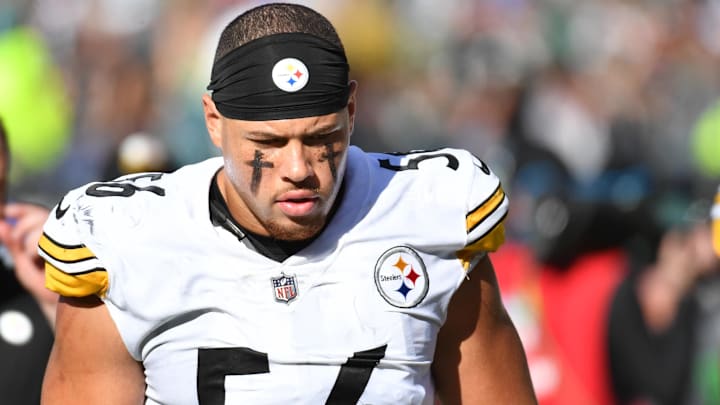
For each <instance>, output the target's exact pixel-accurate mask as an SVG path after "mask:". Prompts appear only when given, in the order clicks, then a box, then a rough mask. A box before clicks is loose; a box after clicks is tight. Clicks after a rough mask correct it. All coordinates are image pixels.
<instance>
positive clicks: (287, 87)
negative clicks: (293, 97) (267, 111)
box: [272, 58, 310, 93]
mask: <svg viewBox="0 0 720 405" xmlns="http://www.w3.org/2000/svg"><path fill="white" fill-rule="evenodd" d="M272 79H273V83H275V85H276V86H277V87H278V88H279V89H280V90H282V91H287V92H288V93H294V92H296V91H298V90H300V89H302V88H303V87H305V85H306V84H307V83H308V80H310V72H309V71H308V68H307V66H305V64H304V63H302V62H301V61H300V60H298V59H295V58H285V59H283V60H281V61H280V62H278V63H276V64H275V66H274V67H273V70H272Z"/></svg>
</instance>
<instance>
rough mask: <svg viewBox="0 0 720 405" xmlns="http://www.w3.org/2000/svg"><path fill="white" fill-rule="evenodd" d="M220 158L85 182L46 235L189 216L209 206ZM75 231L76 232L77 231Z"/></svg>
mask: <svg viewBox="0 0 720 405" xmlns="http://www.w3.org/2000/svg"><path fill="white" fill-rule="evenodd" d="M221 166H222V160H221V159H220V158H212V159H209V160H206V161H203V162H200V163H196V164H191V165H187V166H183V167H181V168H179V169H178V170H175V171H173V172H147V173H134V174H129V175H126V176H122V177H119V178H116V179H114V180H112V181H100V182H92V183H88V184H85V185H83V186H81V187H78V188H75V189H73V190H71V191H70V192H68V193H67V194H65V196H63V197H62V199H61V200H60V201H59V202H58V204H57V205H56V206H55V207H54V209H53V210H52V212H51V213H50V217H49V219H48V222H47V223H46V226H45V228H46V231H47V232H48V234H51V233H54V232H58V231H60V230H61V229H74V230H75V231H79V230H80V229H83V228H87V229H88V230H92V233H93V234H98V233H99V232H101V231H103V230H108V229H112V231H109V232H111V233H115V232H118V231H120V230H121V229H123V228H125V227H131V226H133V224H137V223H139V222H146V221H152V222H158V221H163V220H165V219H168V218H173V217H175V218H178V215H179V214H178V213H179V212H182V213H183V216H187V215H188V214H190V213H192V212H197V211H199V210H202V209H203V207H205V206H207V200H208V195H209V190H210V189H209V187H210V182H211V180H212V177H213V175H214V173H215V172H216V171H217V170H218V169H219V168H220V167H221ZM75 231H73V232H75Z"/></svg>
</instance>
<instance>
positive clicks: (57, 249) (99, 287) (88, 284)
mask: <svg viewBox="0 0 720 405" xmlns="http://www.w3.org/2000/svg"><path fill="white" fill-rule="evenodd" d="M82 194H83V192H82V190H80V189H78V190H73V191H71V192H69V193H68V194H67V195H65V196H64V197H63V198H62V199H61V200H60V202H59V203H58V204H57V205H56V206H55V207H54V208H53V210H52V211H51V212H50V216H49V217H48V220H47V222H46V223H45V225H44V227H43V235H42V237H41V238H40V242H39V244H38V253H39V254H40V256H41V257H42V258H43V259H44V260H45V285H46V287H47V288H48V289H50V290H52V291H55V292H57V293H58V294H60V295H63V296H67V297H84V296H90V295H98V296H100V297H103V296H104V295H105V293H106V292H107V289H108V275H107V271H106V270H105V268H104V266H103V265H102V263H100V260H99V259H98V258H97V257H96V256H95V254H94V253H93V251H92V250H91V249H90V248H89V247H88V246H86V244H85V243H84V242H83V241H84V235H85V234H86V229H87V227H92V220H90V219H87V218H83V216H84V213H87V212H92V207H81V204H82V203H81V201H82V200H81V197H82Z"/></svg>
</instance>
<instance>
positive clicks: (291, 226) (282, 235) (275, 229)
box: [267, 219, 324, 241]
mask: <svg viewBox="0 0 720 405" xmlns="http://www.w3.org/2000/svg"><path fill="white" fill-rule="evenodd" d="M323 225H324V224H323V222H322V221H319V220H318V219H314V220H313V221H303V222H298V221H290V220H288V221H287V222H286V223H276V222H273V223H270V224H268V225H267V229H268V231H269V232H270V235H271V236H272V237H273V238H275V239H279V240H286V241H300V240H305V239H310V238H313V237H315V236H316V235H317V234H318V233H320V231H322V229H323Z"/></svg>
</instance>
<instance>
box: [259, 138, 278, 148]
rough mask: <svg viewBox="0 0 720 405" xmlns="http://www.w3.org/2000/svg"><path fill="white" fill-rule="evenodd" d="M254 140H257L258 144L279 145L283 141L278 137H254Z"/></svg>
mask: <svg viewBox="0 0 720 405" xmlns="http://www.w3.org/2000/svg"><path fill="white" fill-rule="evenodd" d="M253 142H255V143H256V144H258V145H264V146H277V145H280V144H281V143H282V142H281V141H280V140H278V139H254V140H253Z"/></svg>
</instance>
